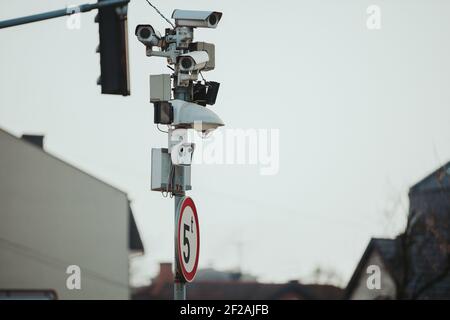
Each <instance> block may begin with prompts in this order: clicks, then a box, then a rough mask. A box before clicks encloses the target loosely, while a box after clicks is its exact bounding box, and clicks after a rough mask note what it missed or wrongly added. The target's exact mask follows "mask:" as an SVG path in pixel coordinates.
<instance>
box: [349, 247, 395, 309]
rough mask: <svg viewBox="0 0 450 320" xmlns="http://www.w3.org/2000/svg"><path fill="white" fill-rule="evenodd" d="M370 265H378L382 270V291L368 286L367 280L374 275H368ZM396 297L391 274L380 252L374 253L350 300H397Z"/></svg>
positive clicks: (363, 270) (362, 272)
mask: <svg viewBox="0 0 450 320" xmlns="http://www.w3.org/2000/svg"><path fill="white" fill-rule="evenodd" d="M370 265H376V266H378V267H379V268H380V273H381V281H380V283H381V285H380V289H369V288H368V286H367V279H368V277H369V276H370V275H371V274H372V273H367V268H368V267H369V266H370ZM395 297H396V285H395V282H394V280H393V279H392V277H391V276H390V274H389V272H388V271H387V270H386V267H385V265H384V264H383V261H382V260H381V257H380V255H379V254H378V252H376V251H373V253H372V255H371V256H370V258H369V259H368V260H367V263H366V265H365V266H364V268H363V269H362V271H361V274H360V275H359V279H358V283H357V285H356V287H355V289H354V290H353V292H352V294H351V296H350V299H351V300H374V299H379V298H383V299H385V298H389V299H395Z"/></svg>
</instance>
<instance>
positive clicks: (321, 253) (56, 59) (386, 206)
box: [0, 0, 450, 284]
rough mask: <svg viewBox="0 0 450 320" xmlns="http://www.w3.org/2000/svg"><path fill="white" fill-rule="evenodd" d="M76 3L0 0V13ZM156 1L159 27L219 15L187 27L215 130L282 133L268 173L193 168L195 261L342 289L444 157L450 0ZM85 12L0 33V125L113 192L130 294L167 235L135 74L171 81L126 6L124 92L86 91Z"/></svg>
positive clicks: (168, 248) (88, 36) (134, 10)
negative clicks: (40, 142)
mask: <svg viewBox="0 0 450 320" xmlns="http://www.w3.org/2000/svg"><path fill="white" fill-rule="evenodd" d="M79 3H82V2H78V1H61V0H52V1H50V0H45V1H44V0H42V1H32V0H17V1H1V2H0V19H7V18H12V17H16V16H21V15H27V14H33V13H39V12H42V11H46V10H53V9H59V8H61V7H63V6H64V5H65V4H79ZM154 4H156V5H157V6H158V7H159V8H160V9H161V11H162V12H163V13H165V14H166V15H167V16H170V14H171V12H172V10H173V9H175V8H181V9H197V10H199V9H200V10H218V11H222V12H223V14H224V15H223V19H222V21H221V23H220V24H219V27H218V28H217V29H215V30H208V29H202V30H197V31H196V33H195V36H196V40H200V41H208V42H213V43H215V45H216V70H215V71H212V72H209V73H205V76H206V77H207V78H208V79H210V80H216V81H219V82H221V84H222V85H221V90H220V92H219V96H218V100H217V104H216V105H215V106H213V109H214V111H216V112H217V113H218V114H219V115H220V116H221V117H222V119H223V120H224V122H225V123H226V125H227V128H229V129H231V128H244V129H245V128H254V129H271V128H273V129H279V130H280V171H279V173H278V174H277V175H274V176H261V175H260V174H259V169H258V167H257V166H250V165H226V166H224V165H222V166H220V165H214V166H211V165H209V166H207V165H196V166H194V167H193V169H192V174H193V176H192V184H193V190H192V192H189V195H190V196H192V197H193V199H194V200H195V201H196V205H197V208H198V211H199V219H200V228H201V235H202V243H201V257H200V267H207V266H213V267H216V268H218V269H233V268H236V267H238V266H239V265H241V266H242V268H243V270H244V271H246V272H250V273H252V274H254V275H256V276H258V277H259V279H261V280H264V281H276V282H278V281H287V280H290V279H305V280H306V279H308V275H310V274H311V272H312V271H313V270H314V268H315V267H316V266H321V267H323V268H326V269H332V270H335V271H336V272H337V273H338V274H339V275H340V276H341V278H342V279H343V282H342V283H343V284H345V283H346V281H347V280H348V279H349V277H350V276H351V273H352V271H353V270H354V267H355V266H356V264H357V262H358V261H359V258H360V257H361V255H362V253H363V250H364V249H365V247H366V245H367V243H368V242H369V240H370V238H371V237H392V236H395V235H396V234H397V233H398V232H399V231H400V230H401V228H402V227H403V223H404V215H405V214H406V212H407V208H408V201H407V192H408V188H409V187H410V186H412V185H413V184H414V183H416V182H417V181H418V180H420V179H421V178H422V177H424V176H425V175H426V174H428V173H429V172H431V171H433V170H434V169H435V168H436V167H438V166H439V165H441V164H443V163H445V162H446V161H448V160H449V159H450V147H449V146H450V125H449V119H450V40H449V39H450V38H449V32H450V19H448V13H449V12H450V2H448V1H444V0H442V1H437V0H434V1H430V0H427V1H425V0H423V1H417V0H398V1H361V0H345V1H334V0H327V1H325V0H322V1H317V0H311V1H288V0H284V1H271V2H269V1H256V0H246V1H237V0H233V1H231V0H228V1H221V2H219V1H208V0H195V1H194V0H193V1H183V0H177V1H169V0H164V1H161V0H154ZM371 4H376V5H378V6H379V7H380V8H381V29H380V30H369V29H367V27H366V20H367V17H368V15H367V13H366V9H367V7H368V6H369V5H371ZM94 16H95V13H94V12H91V13H87V14H83V16H82V18H81V28H80V29H79V30H68V29H67V27H66V18H60V19H55V20H51V21H46V22H39V23H35V24H31V25H24V26H20V27H16V28H11V29H4V30H1V31H0V43H1V50H0V87H1V89H0V92H1V94H0V127H1V128H3V129H5V130H8V131H10V132H12V133H14V134H16V135H20V134H22V133H25V132H26V133H43V134H45V136H46V140H45V143H46V149H47V151H49V152H50V153H52V154H55V155H56V156H58V157H60V158H62V159H63V160H66V161H68V162H70V163H72V164H74V165H76V166H77V167H79V168H81V169H83V170H85V171H87V172H89V173H91V174H93V175H94V176H96V177H98V178H100V179H102V180H104V181H106V182H108V183H110V184H112V185H114V186H117V187H118V188H120V189H122V190H124V191H125V192H127V193H128V195H129V198H130V199H131V200H132V208H133V211H134V214H135V216H136V220H137V223H138V227H139V230H140V231H141V235H142V237H143V240H144V245H145V249H146V252H147V254H146V256H145V257H144V258H140V259H138V260H137V261H136V262H135V263H134V264H133V272H134V273H136V277H135V278H134V281H135V282H140V281H143V280H145V279H148V278H150V277H152V276H154V275H155V274H156V273H157V271H158V263H159V262H163V261H171V260H172V258H173V227H174V226H173V200H170V199H165V198H163V197H162V196H161V194H160V193H157V192H151V191H150V152H151V148H152V147H165V146H166V144H167V141H166V136H165V135H164V134H163V133H161V132H159V131H158V130H157V129H156V127H155V125H154V124H153V106H152V105H151V104H150V103H149V102H148V100H149V83H148V82H149V81H148V76H149V74H160V73H167V72H168V71H169V70H168V69H167V68H166V66H165V65H166V64H165V61H164V60H163V59H158V58H148V57H146V56H145V49H144V46H143V45H142V44H141V43H140V42H138V41H137V40H136V38H135V36H134V28H135V26H136V25H137V24H139V23H150V24H152V25H153V26H154V27H155V28H156V29H159V30H160V31H161V32H163V31H164V28H166V27H167V26H168V25H167V23H166V22H165V21H164V20H162V19H161V18H160V17H159V16H158V15H157V14H156V13H155V12H154V10H153V9H152V8H151V7H150V6H148V5H147V3H146V2H145V1H144V0H134V1H132V4H130V6H129V15H128V23H129V43H130V68H131V69H130V70H131V71H130V74H131V96H129V97H122V96H108V95H101V94H100V88H99V87H98V86H97V85H96V79H97V77H98V75H99V73H100V66H99V57H98V54H96V53H95V48H96V46H97V44H98V26H97V24H95V23H94V22H93V20H94ZM386 212H390V213H393V215H394V217H393V218H392V219H389V218H387V214H386ZM105 223H107V222H105ZM240 242H241V243H242V256H243V258H242V260H241V261H239V254H238V253H239V250H238V247H239V246H238V243H240Z"/></svg>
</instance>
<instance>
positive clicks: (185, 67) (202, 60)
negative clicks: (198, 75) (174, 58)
mask: <svg viewBox="0 0 450 320" xmlns="http://www.w3.org/2000/svg"><path fill="white" fill-rule="evenodd" d="M208 61H209V55H208V52H206V51H192V52H189V53H184V54H182V55H180V56H178V65H179V68H180V70H181V71H193V70H201V69H203V68H204V67H205V66H206V64H207V63H208Z"/></svg>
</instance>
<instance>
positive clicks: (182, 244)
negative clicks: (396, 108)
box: [175, 197, 200, 282]
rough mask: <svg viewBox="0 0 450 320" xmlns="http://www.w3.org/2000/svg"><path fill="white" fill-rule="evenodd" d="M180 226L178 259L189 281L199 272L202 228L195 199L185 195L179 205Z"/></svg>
mask: <svg viewBox="0 0 450 320" xmlns="http://www.w3.org/2000/svg"><path fill="white" fill-rule="evenodd" d="M178 210H179V211H178V212H179V215H178V228H177V232H176V235H177V236H176V239H175V240H176V245H177V252H178V253H177V259H178V263H177V265H178V266H179V271H180V273H181V274H182V276H183V278H184V279H185V280H186V281H187V282H191V281H192V280H193V279H194V277H195V273H196V272H197V266H198V257H199V254H200V228H199V225H198V217H197V209H196V208H195V204H194V201H193V200H192V199H191V198H189V197H185V198H184V199H183V200H182V201H181V203H180V205H179V207H178Z"/></svg>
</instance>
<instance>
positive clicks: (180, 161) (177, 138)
mask: <svg viewBox="0 0 450 320" xmlns="http://www.w3.org/2000/svg"><path fill="white" fill-rule="evenodd" d="M194 147H195V144H194V143H190V142H188V130H187V129H175V130H170V131H169V153H170V158H171V160H172V164H173V165H176V166H190V165H191V164H192V156H193V154H194Z"/></svg>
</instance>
